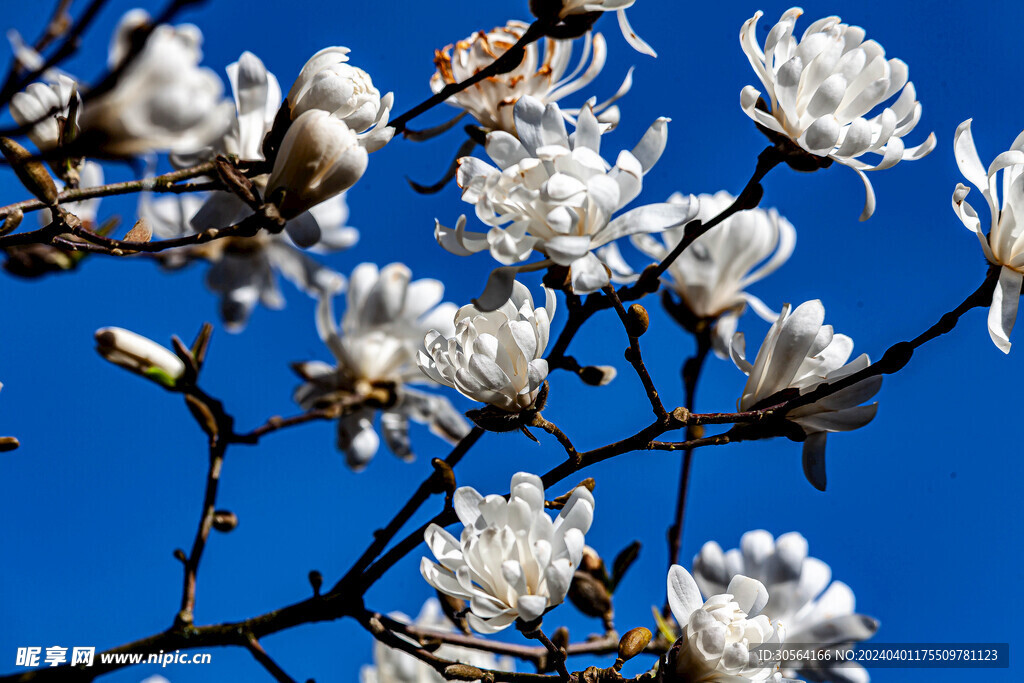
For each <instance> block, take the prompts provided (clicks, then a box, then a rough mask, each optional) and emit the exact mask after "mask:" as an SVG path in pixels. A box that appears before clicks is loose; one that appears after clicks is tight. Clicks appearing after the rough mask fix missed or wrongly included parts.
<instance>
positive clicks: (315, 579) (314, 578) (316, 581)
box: [309, 569, 324, 595]
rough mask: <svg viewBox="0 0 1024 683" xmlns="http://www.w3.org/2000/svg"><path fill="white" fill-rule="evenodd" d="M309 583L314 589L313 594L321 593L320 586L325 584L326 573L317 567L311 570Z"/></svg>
mask: <svg viewBox="0 0 1024 683" xmlns="http://www.w3.org/2000/svg"><path fill="white" fill-rule="evenodd" d="M309 585H310V587H311V588H312V589H313V595H320V588H321V587H323V585H324V575H323V574H321V573H320V572H319V571H317V570H316V569H313V570H311V571H310V572H309Z"/></svg>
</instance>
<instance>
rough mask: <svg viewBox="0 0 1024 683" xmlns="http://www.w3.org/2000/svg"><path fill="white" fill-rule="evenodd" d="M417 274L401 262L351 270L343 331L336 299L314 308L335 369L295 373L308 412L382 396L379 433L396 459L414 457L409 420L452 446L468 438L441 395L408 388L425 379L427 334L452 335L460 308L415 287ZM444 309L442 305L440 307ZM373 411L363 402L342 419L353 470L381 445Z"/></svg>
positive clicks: (311, 367)
mask: <svg viewBox="0 0 1024 683" xmlns="http://www.w3.org/2000/svg"><path fill="white" fill-rule="evenodd" d="M411 279H412V273H411V272H410V271H409V269H408V268H407V267H406V266H404V265H403V264H401V263H392V264H390V265H388V266H385V267H384V268H382V269H380V270H379V271H378V269H377V266H375V265H373V264H372V263H363V264H360V265H359V266H357V267H356V269H355V270H354V271H352V276H351V278H350V281H349V288H348V295H347V308H346V309H345V314H344V316H343V317H342V319H341V329H340V330H339V329H338V326H337V324H336V323H335V319H334V312H333V310H332V308H333V307H332V304H331V297H330V296H323V297H321V299H320V305H319V306H318V307H317V314H316V324H317V331H318V332H319V333H320V338H321V339H322V340H323V341H324V343H325V344H326V345H327V348H328V349H330V351H331V353H332V354H333V355H334V359H335V363H336V366H331V365H328V364H327V363H322V362H318V361H313V362H309V363H301V364H298V365H296V366H295V369H296V371H297V372H298V373H299V375H300V376H301V377H302V378H303V379H304V380H306V383H305V384H303V385H302V386H300V387H299V388H298V389H297V390H296V392H295V400H296V401H297V402H298V403H299V404H300V405H301V406H302V407H303V408H304V409H306V410H309V409H310V408H314V407H316V406H319V405H329V404H332V403H335V402H337V401H338V400H339V399H344V398H348V397H353V396H357V397H364V398H370V397H373V396H374V393H375V392H383V393H385V394H387V395H388V398H389V399H394V403H389V402H387V401H385V402H383V403H382V405H384V406H385V407H382V408H380V410H381V432H382V434H383V436H384V442H385V443H386V444H387V446H388V448H389V449H391V452H392V453H394V454H395V455H397V456H398V457H400V458H402V459H404V460H410V459H412V457H413V454H412V449H411V447H410V444H409V420H410V419H412V420H414V421H416V422H419V423H424V424H428V425H429V426H430V429H431V431H433V432H434V433H435V434H437V435H438V436H441V437H443V438H445V439H447V440H449V441H451V442H455V441H458V440H459V439H461V438H462V437H463V436H465V435H466V434H467V433H468V432H469V427H468V426H467V425H466V422H465V420H463V418H462V416H461V415H459V413H458V412H457V411H456V410H455V408H453V407H452V405H451V403H449V402H448V400H447V399H446V398H444V397H442V396H438V395H436V394H429V393H426V392H423V391H418V390H416V389H413V388H411V387H410V386H409V385H410V384H417V383H425V382H426V381H427V378H426V377H424V376H423V373H421V372H420V371H419V368H417V367H416V363H415V360H414V359H415V356H416V348H417V347H418V345H419V344H420V340H422V339H423V335H424V334H425V333H426V331H427V330H430V329H442V330H446V331H447V332H448V333H449V334H451V332H452V330H453V328H454V325H453V323H452V319H453V317H454V312H455V305H454V304H450V303H440V302H441V298H442V297H443V295H444V285H443V284H441V282H439V281H438V280H428V279H423V280H417V281H415V282H411V281H410V280H411ZM439 304H440V305H439ZM374 413H375V409H374V408H372V407H370V405H367V404H366V403H365V402H364V403H362V404H360V405H358V406H357V407H356V408H355V409H354V410H349V411H347V412H345V413H344V414H343V415H342V416H341V418H340V419H339V420H338V449H339V450H341V451H344V453H345V456H346V458H347V460H348V464H349V467H351V468H352V469H356V470H359V469H362V468H363V467H365V466H366V465H367V463H369V461H370V460H371V459H372V458H373V456H374V455H375V454H376V453H377V448H378V446H379V445H380V438H379V437H378V436H377V432H376V431H375V430H374V426H373V422H374Z"/></svg>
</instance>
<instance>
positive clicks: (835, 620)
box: [693, 529, 878, 683]
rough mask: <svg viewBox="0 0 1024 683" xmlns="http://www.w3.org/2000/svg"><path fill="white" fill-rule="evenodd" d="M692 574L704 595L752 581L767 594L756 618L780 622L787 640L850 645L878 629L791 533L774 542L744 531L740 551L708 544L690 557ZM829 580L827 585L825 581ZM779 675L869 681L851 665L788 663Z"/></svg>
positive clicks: (847, 589)
mask: <svg viewBox="0 0 1024 683" xmlns="http://www.w3.org/2000/svg"><path fill="white" fill-rule="evenodd" d="M693 575H694V578H695V579H696V580H697V585H698V586H699V587H700V590H701V592H702V593H703V594H704V595H709V596H710V595H715V594H717V593H723V592H725V591H726V590H727V588H726V586H728V585H729V583H730V582H731V581H732V580H733V579H734V578H735V577H737V576H741V575H742V576H748V577H750V578H752V579H757V580H758V581H760V582H762V583H763V584H764V585H765V588H766V589H767V590H768V596H769V597H768V603H767V604H766V605H765V606H764V608H763V609H762V610H761V614H763V615H765V616H767V617H768V618H769V619H771V620H772V621H777V622H779V623H781V624H784V625H785V627H786V640H787V641H789V642H790V643H800V646H801V647H800V648H797V650H794V653H795V654H798V651H803V649H804V647H806V646H807V645H811V644H816V645H820V646H821V647H844V648H845V647H849V646H852V644H853V643H856V642H859V641H862V640H867V639H868V638H870V637H871V636H873V635H874V634H875V631H877V630H878V622H877V621H875V620H874V619H872V618H871V617H867V616H864V615H863V614H857V613H856V612H855V611H854V609H855V607H854V596H853V591H852V590H850V587H849V586H847V585H846V584H845V583H843V582H841V581H831V580H832V570H831V569H829V566H828V565H827V564H825V563H824V562H822V561H821V560H819V559H817V558H814V557H808V556H807V540H806V539H805V538H804V537H803V536H801V535H800V534H799V533H797V532H795V531H792V532H790V533H788V534H783V535H781V536H779V537H778V538H777V539H775V538H772V535H771V534H770V533H768V532H767V531H765V530H763V529H758V530H756V531H748V532H747V533H745V534H743V537H742V538H741V539H740V547H739V548H733V549H732V550H729V551H728V552H724V553H723V552H722V548H721V546H719V545H718V544H717V543H715V542H714V541H708V542H707V543H705V544H704V547H703V548H701V550H700V553H699V554H698V555H697V556H696V557H695V558H693ZM830 581H831V583H830ZM783 673H784V674H785V675H787V676H790V677H796V676H804V677H806V678H807V679H808V680H812V681H834V682H835V683H855V682H856V683H866V682H867V681H868V680H869V679H870V677H869V676H868V673H867V672H866V671H865V670H864V668H863V667H861V666H860V665H859V664H857V663H856V662H847V663H839V662H836V661H818V660H791V661H790V662H789V663H787V664H784V668H783Z"/></svg>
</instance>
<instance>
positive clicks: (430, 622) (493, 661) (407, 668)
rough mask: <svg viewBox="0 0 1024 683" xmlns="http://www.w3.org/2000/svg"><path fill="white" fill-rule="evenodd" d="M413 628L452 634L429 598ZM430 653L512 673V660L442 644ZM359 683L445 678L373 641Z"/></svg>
mask: <svg viewBox="0 0 1024 683" xmlns="http://www.w3.org/2000/svg"><path fill="white" fill-rule="evenodd" d="M389 616H390V617H391V618H392V619H396V620H398V621H402V622H405V623H409V618H408V617H407V616H405V615H404V614H401V613H395V614H391V615H389ZM413 625H414V626H416V627H418V628H420V629H427V630H431V631H438V632H441V633H450V632H451V631H452V623H451V622H450V621H448V619H447V617H445V616H444V614H443V613H442V612H441V605H440V603H439V602H438V601H437V599H436V598H430V599H429V600H427V601H426V602H425V603H423V609H421V610H420V614H419V616H418V617H416V621H415V622H414V624H413ZM433 652H434V654H435V655H437V656H438V657H440V658H441V659H446V660H448V661H451V662H459V663H460V664H469V665H470V666H475V667H477V668H480V669H489V670H491V671H515V660H513V659H512V658H510V657H500V658H499V657H497V656H495V655H494V654H492V653H490V652H484V651H483V650H474V649H471V648H468V647H459V646H458V645H449V644H447V643H445V644H442V645H441V646H440V647H438V648H437V649H436V650H434V651H433ZM359 681H360V683H444V681H445V678H444V676H442V675H441V674H439V673H438V672H437V671H436V670H435V669H434V667H432V666H430V665H429V664H427V663H426V662H422V661H420V660H418V659H416V658H415V657H413V656H412V655H410V654H408V653H405V652H402V651H401V650H395V649H393V648H390V647H388V646H387V645H385V644H384V643H382V642H380V641H379V640H375V641H374V643H373V664H372V665H370V664H367V665H365V666H363V667H362V669H360V671H359Z"/></svg>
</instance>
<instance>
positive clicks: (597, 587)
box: [569, 571, 612, 617]
mask: <svg viewBox="0 0 1024 683" xmlns="http://www.w3.org/2000/svg"><path fill="white" fill-rule="evenodd" d="M569 600H571V601H572V604H573V605H575V606H576V609H578V610H579V611H581V612H583V613H584V614H586V615H587V616H588V617H603V616H604V615H605V614H607V613H608V611H609V610H611V608H612V598H611V596H610V595H608V589H607V588H605V586H604V584H603V583H602V582H601V581H598V580H597V579H595V578H594V577H593V576H591V575H590V574H588V573H586V572H581V571H578V572H576V573H575V574H573V577H572V584H571V585H570V586H569Z"/></svg>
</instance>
